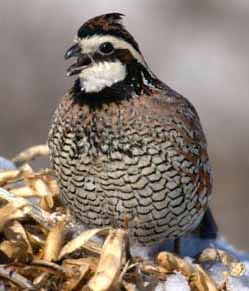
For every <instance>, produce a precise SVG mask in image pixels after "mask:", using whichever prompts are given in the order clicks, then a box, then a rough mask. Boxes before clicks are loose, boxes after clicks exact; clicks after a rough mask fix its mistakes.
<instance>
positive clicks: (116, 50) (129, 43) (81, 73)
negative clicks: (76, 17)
mask: <svg viewBox="0 0 249 291" xmlns="http://www.w3.org/2000/svg"><path fill="white" fill-rule="evenodd" d="M122 17H123V15H122V14H119V13H111V14H105V15H101V16H97V17H95V18H92V19H90V20H88V21H87V22H86V23H84V24H83V25H82V26H81V27H80V29H79V30H78V33H77V37H76V40H75V42H76V43H75V44H74V45H73V46H72V47H71V48H69V49H68V51H67V52H66V54H65V59H69V58H72V57H75V58H76V62H75V63H73V64H72V65H71V66H70V67H69V68H68V70H67V75H68V76H72V75H78V77H79V79H80V84H81V90H82V91H84V92H86V93H95V92H100V91H101V90H103V89H104V88H106V87H112V86H113V85H115V84H117V83H119V82H122V81H124V80H125V81H126V83H127V82H129V83H130V85H131V86H132V87H134V88H136V87H138V86H139V84H140V83H141V82H142V78H145V77H146V76H147V77H146V79H150V78H153V74H152V73H151V72H150V70H149V68H148V66H147V65H146V63H145V61H144V58H143V56H142V54H141V52H140V50H139V46H138V44H137V42H136V41H135V39H134V38H133V37H132V35H131V34H130V33H129V32H128V31H127V30H126V29H125V28H124V26H123V25H122ZM128 79H129V80H128ZM147 81H148V80H147Z"/></svg>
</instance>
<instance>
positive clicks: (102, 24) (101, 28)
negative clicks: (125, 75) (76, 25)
mask: <svg viewBox="0 0 249 291" xmlns="http://www.w3.org/2000/svg"><path fill="white" fill-rule="evenodd" d="M123 17H124V14H121V13H108V14H103V15H100V16H96V17H94V18H91V19H89V20H88V21H87V22H85V23H84V24H83V25H82V26H81V27H80V29H79V30H78V37H79V38H85V37H90V36H93V35H95V34H96V35H112V36H115V37H118V38H121V39H124V40H126V41H127V42H129V43H130V44H131V45H132V46H133V47H134V48H135V49H136V50H137V51H140V50H139V47H138V44H137V42H136V41H135V39H134V38H133V36H132V35H131V34H130V33H129V32H128V31H127V30H126V29H125V27H124V25H123V23H122V19H123Z"/></svg>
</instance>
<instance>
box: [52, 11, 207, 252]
mask: <svg viewBox="0 0 249 291" xmlns="http://www.w3.org/2000/svg"><path fill="white" fill-rule="evenodd" d="M123 18H124V15H123V14H121V13H108V14H104V15H100V16H96V17H94V18H91V19H90V20H88V21H87V22H85V23H83V24H82V25H81V26H80V28H79V29H78V31H77V36H76V38H75V42H74V44H73V46H71V47H70V48H69V49H68V50H67V51H66V53H65V59H66V60H68V59H72V60H74V63H73V64H71V65H70V67H69V68H68V70H67V76H74V77H76V78H75V80H74V83H73V86H72V88H71V89H70V90H69V91H68V93H66V94H65V95H64V96H63V97H62V99H61V101H60V103H59V105H58V107H57V109H56V110H55V113H54V115H53V118H52V122H51V127H50V131H49V135H48V145H49V152H50V160H51V166H52V168H53V170H54V173H55V176H56V180H57V182H58V186H59V189H60V198H61V201H62V203H63V204H64V205H65V206H66V207H68V208H69V209H70V210H71V212H72V213H73V215H74V216H75V217H76V219H77V220H79V221H80V222H81V223H82V224H83V225H84V226H86V228H88V229H91V228H98V227H113V228H126V229H128V233H129V237H130V240H131V241H135V242H137V243H139V244H140V245H145V246H147V245H151V244H153V243H156V242H159V241H163V240H165V239H169V240H177V239H179V238H180V237H182V236H184V235H185V234H188V233H190V232H192V231H194V230H195V229H196V228H197V227H198V225H199V224H200V222H201V220H202V218H203V216H204V214H205V213H206V211H207V210H208V209H209V202H210V197H211V193H212V184H213V178H212V167H211V164H210V160H209V156H208V152H207V141H206V137H205V134H204V132H203V129H202V125H201V122H200V118H199V116H198V113H197V111H196V109H195V108H194V106H193V105H192V104H191V102H190V101H189V100H188V99H187V98H185V97H183V96H182V95H181V94H179V93H177V92H176V91H175V90H173V89H172V88H170V87H169V86H168V85H167V84H166V83H164V82H162V81H161V80H160V79H159V78H158V77H157V76H156V74H154V73H153V72H152V70H151V69H150V68H149V66H148V64H147V62H146V61H145V59H144V57H143V55H142V53H141V51H140V47H139V45H138V43H137V41H136V40H135V38H134V37H133V36H132V35H131V34H130V33H129V32H128V30H127V29H126V27H125V25H124V24H123ZM154 49H155V50H156V46H154Z"/></svg>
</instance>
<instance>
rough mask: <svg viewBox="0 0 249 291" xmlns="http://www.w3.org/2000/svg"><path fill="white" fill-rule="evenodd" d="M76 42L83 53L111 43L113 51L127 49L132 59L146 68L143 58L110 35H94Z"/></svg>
mask: <svg viewBox="0 0 249 291" xmlns="http://www.w3.org/2000/svg"><path fill="white" fill-rule="evenodd" d="M78 42H79V44H80V46H81V48H82V52H83V53H91V52H94V51H96V50H97V48H98V47H99V45H100V44H101V43H103V42H111V43H112V44H113V46H114V48H115V49H128V50H129V51H130V52H131V54H132V55H133V57H134V58H135V59H136V60H137V61H138V62H140V63H142V64H143V65H144V66H146V67H147V65H146V62H145V60H144V58H143V56H142V55H141V54H140V53H139V52H138V51H137V50H136V49H134V47H133V46H132V45H130V44H129V43H128V42H126V41H124V40H122V39H120V38H117V37H115V36H112V35H94V36H91V37H89V38H83V39H80V38H78Z"/></svg>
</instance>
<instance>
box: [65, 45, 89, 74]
mask: <svg viewBox="0 0 249 291" xmlns="http://www.w3.org/2000/svg"><path fill="white" fill-rule="evenodd" d="M72 57H77V60H76V62H75V63H74V64H72V65H71V66H70V67H69V68H68V69H67V76H72V75H76V74H79V73H80V72H81V71H82V70H83V69H85V68H87V67H88V66H89V65H91V63H92V57H91V56H90V55H88V54H83V53H81V47H80V46H79V44H75V45H73V46H72V47H70V49H68V50H67V52H66V53H65V60H68V59H70V58H72Z"/></svg>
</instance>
